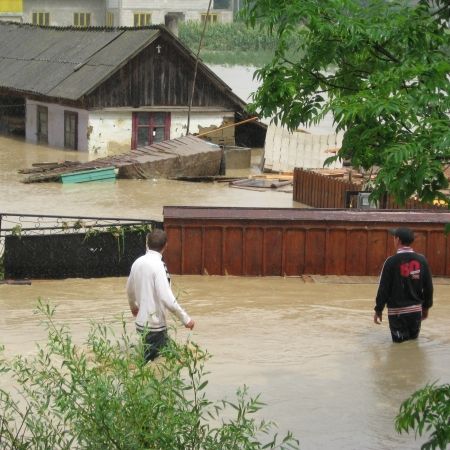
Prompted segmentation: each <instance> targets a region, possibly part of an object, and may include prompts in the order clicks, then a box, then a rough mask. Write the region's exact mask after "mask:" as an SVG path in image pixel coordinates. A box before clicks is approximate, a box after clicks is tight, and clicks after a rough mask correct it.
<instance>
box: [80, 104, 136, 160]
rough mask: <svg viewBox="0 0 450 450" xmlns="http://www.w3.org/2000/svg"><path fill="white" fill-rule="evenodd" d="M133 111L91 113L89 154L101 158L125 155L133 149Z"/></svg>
mask: <svg viewBox="0 0 450 450" xmlns="http://www.w3.org/2000/svg"><path fill="white" fill-rule="evenodd" d="M131 132H132V123H131V111H90V113H89V124H88V136H89V143H88V148H89V152H90V153H93V154H97V155H99V156H107V155H115V154H119V153H125V152H127V151H129V150H130V148H131Z"/></svg>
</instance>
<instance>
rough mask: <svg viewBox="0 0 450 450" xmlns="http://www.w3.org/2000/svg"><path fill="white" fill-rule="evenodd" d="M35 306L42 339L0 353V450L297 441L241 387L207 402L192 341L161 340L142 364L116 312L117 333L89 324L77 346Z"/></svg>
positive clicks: (287, 444) (289, 445)
mask: <svg viewBox="0 0 450 450" xmlns="http://www.w3.org/2000/svg"><path fill="white" fill-rule="evenodd" d="M38 312H39V313H41V314H43V315H44V320H43V323H44V324H45V327H46V329H47V333H48V339H47V343H46V344H45V345H43V346H39V347H38V351H37V354H36V355H35V356H33V357H30V358H25V357H22V356H18V357H15V358H14V359H12V360H11V361H9V360H7V359H6V358H2V360H1V361H0V372H2V373H3V375H4V376H5V374H7V375H8V376H10V377H11V378H12V383H11V384H13V385H15V386H16V387H18V392H19V393H20V398H17V396H16V395H14V394H12V389H10V390H9V391H8V390H4V389H1V390H0V408H1V410H2V416H1V419H0V441H1V442H2V449H5V450H10V449H11V450H12V449H14V450H21V449H30V448H32V449H38V450H39V449H42V450H44V449H45V450H47V449H49V448H51V449H54V450H59V449H69V448H80V449H105V450H106V449H108V450H110V449H123V450H125V449H130V450H131V449H133V450H136V449H155V450H156V449H164V450H165V449H174V450H176V449H180V450H181V449H183V450H186V449H205V450H208V449H215V450H216V449H227V450H228V449H261V448H284V449H293V448H298V441H297V440H296V439H294V438H293V436H292V435H291V434H290V433H288V434H287V435H286V436H285V437H284V439H281V440H278V439H277V435H276V434H273V429H274V424H273V423H272V422H265V421H259V420H257V419H256V418H255V414H256V413H257V412H258V411H259V410H260V409H261V407H262V406H263V403H261V401H260V399H259V396H257V397H255V398H251V397H250V396H249V395H248V390H247V388H246V387H244V388H242V389H240V390H238V392H237V398H236V401H235V402H234V403H231V402H229V401H227V400H222V401H219V402H212V401H210V400H208V398H207V396H206V393H205V387H206V385H207V383H208V382H207V380H206V379H205V375H207V372H206V371H205V362H206V361H207V360H208V358H209V355H208V354H207V353H206V352H205V351H203V350H202V349H200V348H199V347H198V346H197V345H195V344H193V343H189V344H179V343H176V342H171V343H170V345H169V346H168V347H167V349H166V350H165V351H164V357H163V358H161V359H160V361H158V363H153V364H148V365H145V364H144V361H143V359H142V356H141V355H142V351H141V350H142V348H139V345H140V344H138V345H137V346H135V345H134V344H133V342H132V341H131V339H130V337H129V335H127V332H126V329H125V322H124V321H123V320H122V331H121V333H120V334H121V335H120V336H119V337H116V335H115V334H114V331H113V330H112V328H111V327H110V326H108V325H105V324H92V326H91V329H90V332H89V335H88V338H87V340H86V343H85V345H83V347H80V346H77V345H75V344H74V342H73V339H72V336H71V333H70V331H69V329H68V328H67V327H66V326H60V325H58V324H57V323H56V322H55V318H54V317H55V309H54V308H53V307H51V306H49V305H48V304H43V303H42V302H41V301H39V303H38ZM225 417H226V418H225ZM261 439H264V440H265V441H266V442H262V441H261Z"/></svg>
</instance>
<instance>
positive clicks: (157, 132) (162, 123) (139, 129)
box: [131, 112, 170, 149]
mask: <svg viewBox="0 0 450 450" xmlns="http://www.w3.org/2000/svg"><path fill="white" fill-rule="evenodd" d="M167 139H170V113H166V112H134V113H133V134H132V138H131V148H133V149H134V148H137V147H145V146H147V145H152V144H154V143H155V142H161V141H165V140H167Z"/></svg>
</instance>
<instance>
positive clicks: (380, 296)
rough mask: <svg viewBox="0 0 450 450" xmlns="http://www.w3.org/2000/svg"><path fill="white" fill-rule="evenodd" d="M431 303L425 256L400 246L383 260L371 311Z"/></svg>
mask: <svg viewBox="0 0 450 450" xmlns="http://www.w3.org/2000/svg"><path fill="white" fill-rule="evenodd" d="M385 305H387V307H388V308H404V307H406V306H412V305H422V307H423V308H431V306H432V305H433V280H432V278H431V272H430V268H429V266H428V262H427V260H426V258H425V257H424V256H423V255H421V254H420V253H416V252H415V251H414V250H412V249H411V248H410V247H402V248H400V249H399V250H398V251H397V254H396V255H393V256H390V257H389V258H388V259H386V261H385V262H384V266H383V270H382V271H381V278H380V286H379V288H378V293H377V298H376V306H375V311H377V312H381V311H383V309H384V307H385Z"/></svg>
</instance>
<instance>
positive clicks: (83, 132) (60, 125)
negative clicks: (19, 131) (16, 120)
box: [25, 99, 88, 151]
mask: <svg viewBox="0 0 450 450" xmlns="http://www.w3.org/2000/svg"><path fill="white" fill-rule="evenodd" d="M38 105H40V106H46V107H47V108H48V145H49V146H50V147H59V148H64V111H72V112H76V113H78V150H80V151H87V150H88V140H87V126H88V112H87V111H86V110H84V109H76V108H70V107H67V106H62V105H57V104H52V103H43V102H36V101H34V100H28V99H27V101H26V122H25V137H26V140H27V141H30V142H33V143H36V142H37V106H38Z"/></svg>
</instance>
